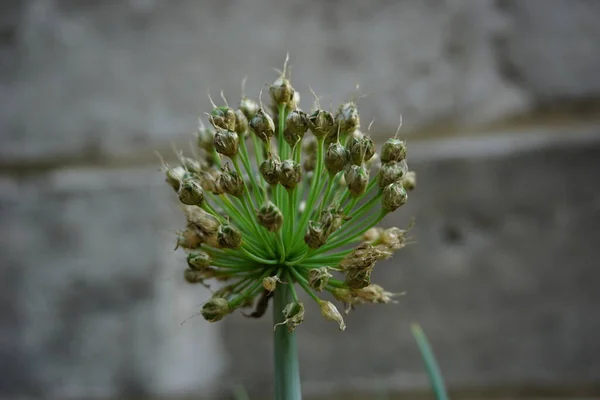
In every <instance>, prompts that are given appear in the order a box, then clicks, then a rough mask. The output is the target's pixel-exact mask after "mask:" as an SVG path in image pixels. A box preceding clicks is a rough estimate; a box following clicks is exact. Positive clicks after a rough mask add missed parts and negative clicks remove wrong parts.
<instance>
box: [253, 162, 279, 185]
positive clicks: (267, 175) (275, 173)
mask: <svg viewBox="0 0 600 400" xmlns="http://www.w3.org/2000/svg"><path fill="white" fill-rule="evenodd" d="M258 169H259V171H260V174H261V175H262V177H263V179H264V180H265V181H266V182H267V183H268V184H269V185H271V186H275V185H277V184H278V183H279V175H280V171H281V161H279V157H278V156H277V155H275V154H273V155H271V157H269V158H267V159H266V160H265V161H263V162H262V164H260V167H259V168H258Z"/></svg>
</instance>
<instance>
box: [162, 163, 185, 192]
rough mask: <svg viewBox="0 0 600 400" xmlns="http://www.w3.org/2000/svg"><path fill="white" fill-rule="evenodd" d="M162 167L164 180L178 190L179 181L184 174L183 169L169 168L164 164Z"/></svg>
mask: <svg viewBox="0 0 600 400" xmlns="http://www.w3.org/2000/svg"><path fill="white" fill-rule="evenodd" d="M164 168H165V176H166V178H165V180H166V181H167V183H168V184H169V185H170V186H171V187H172V188H173V189H175V191H179V187H180V186H181V181H182V180H183V179H184V177H185V175H186V173H185V169H184V168H183V167H175V168H171V167H169V166H168V165H165V166H164Z"/></svg>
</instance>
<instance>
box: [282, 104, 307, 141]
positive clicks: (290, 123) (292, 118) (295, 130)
mask: <svg viewBox="0 0 600 400" xmlns="http://www.w3.org/2000/svg"><path fill="white" fill-rule="evenodd" d="M307 129H308V116H307V115H306V113H305V112H303V111H300V110H293V111H291V112H290V113H289V114H288V115H287V117H286V119H285V130H284V132H283V137H284V139H285V141H286V142H288V144H289V145H290V146H292V147H293V146H294V145H295V144H296V143H298V141H300V140H302V138H303V137H304V134H305V133H306V130H307Z"/></svg>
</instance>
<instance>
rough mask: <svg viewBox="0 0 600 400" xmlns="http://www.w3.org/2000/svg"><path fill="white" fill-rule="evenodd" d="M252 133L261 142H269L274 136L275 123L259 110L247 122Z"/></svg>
mask: <svg viewBox="0 0 600 400" xmlns="http://www.w3.org/2000/svg"><path fill="white" fill-rule="evenodd" d="M249 125H250V128H251V129H252V131H253V132H254V133H255V134H256V136H258V137H259V138H260V140H262V141H263V142H267V141H269V140H270V139H271V138H272V137H273V135H274V134H275V123H274V122H273V118H271V116H270V115H269V114H267V113H266V112H265V111H264V110H263V109H262V108H260V109H259V110H258V111H257V113H256V115H255V116H254V117H252V119H251V120H250V122H249Z"/></svg>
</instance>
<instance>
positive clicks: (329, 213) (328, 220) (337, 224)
mask: <svg viewBox="0 0 600 400" xmlns="http://www.w3.org/2000/svg"><path fill="white" fill-rule="evenodd" d="M344 219H345V218H344V214H343V212H342V210H341V209H336V208H335V207H329V208H327V209H326V210H325V211H323V214H322V215H321V219H320V221H319V222H320V223H321V226H323V230H324V231H325V232H326V233H327V236H329V235H331V234H332V233H333V232H335V231H337V230H338V229H340V228H341V227H342V223H343V222H344Z"/></svg>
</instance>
